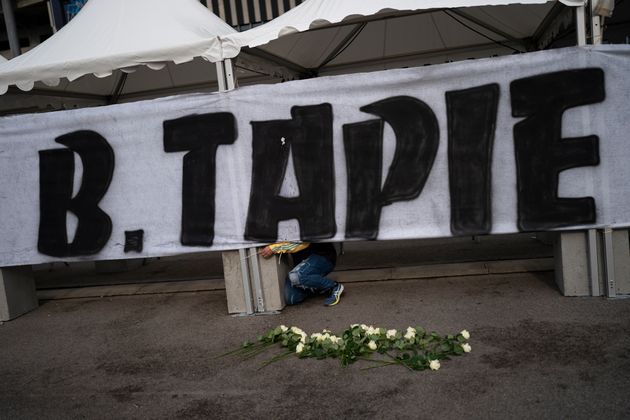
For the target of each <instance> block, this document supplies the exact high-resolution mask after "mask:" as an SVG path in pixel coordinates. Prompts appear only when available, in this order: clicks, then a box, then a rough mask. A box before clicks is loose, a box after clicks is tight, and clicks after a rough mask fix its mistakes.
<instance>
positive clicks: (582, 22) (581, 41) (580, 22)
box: [575, 6, 586, 46]
mask: <svg viewBox="0 0 630 420" xmlns="http://www.w3.org/2000/svg"><path fill="white" fill-rule="evenodd" d="M575 29H576V32H577V44H578V45H579V46H583V45H586V9H585V8H584V6H580V7H577V8H576V9H575Z"/></svg>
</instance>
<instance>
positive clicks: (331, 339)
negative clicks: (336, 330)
mask: <svg viewBox="0 0 630 420" xmlns="http://www.w3.org/2000/svg"><path fill="white" fill-rule="evenodd" d="M330 341H332V342H333V343H338V342H340V341H341V338H339V337H337V336H335V335H333V336H331V337H330Z"/></svg>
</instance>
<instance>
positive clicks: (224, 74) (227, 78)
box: [215, 58, 236, 92]
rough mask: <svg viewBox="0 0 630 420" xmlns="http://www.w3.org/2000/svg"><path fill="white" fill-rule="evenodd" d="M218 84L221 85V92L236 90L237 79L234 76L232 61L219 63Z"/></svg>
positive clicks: (227, 60)
mask: <svg viewBox="0 0 630 420" xmlns="http://www.w3.org/2000/svg"><path fill="white" fill-rule="evenodd" d="M215 64H216V66H217V82H218V83H219V92H229V91H230V90H234V89H235V88H236V77H235V76H234V67H233V66H232V60H231V59H229V58H226V59H225V60H223V61H217V62H216V63H215Z"/></svg>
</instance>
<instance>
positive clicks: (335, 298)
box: [324, 283, 343, 306]
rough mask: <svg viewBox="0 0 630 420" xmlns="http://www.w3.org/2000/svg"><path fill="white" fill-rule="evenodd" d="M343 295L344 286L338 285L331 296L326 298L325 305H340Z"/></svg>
mask: <svg viewBox="0 0 630 420" xmlns="http://www.w3.org/2000/svg"><path fill="white" fill-rule="evenodd" d="M342 293H343V284H341V283H337V285H336V286H335V287H333V289H332V292H331V293H330V296H329V297H327V298H326V300H325V301H324V305H326V306H333V305H336V304H338V303H339V301H340V300H341V294H342Z"/></svg>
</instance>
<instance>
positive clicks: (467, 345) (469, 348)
mask: <svg viewBox="0 0 630 420" xmlns="http://www.w3.org/2000/svg"><path fill="white" fill-rule="evenodd" d="M462 349H464V353H470V351H471V350H472V348H471V347H470V344H468V343H464V344H462Z"/></svg>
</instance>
